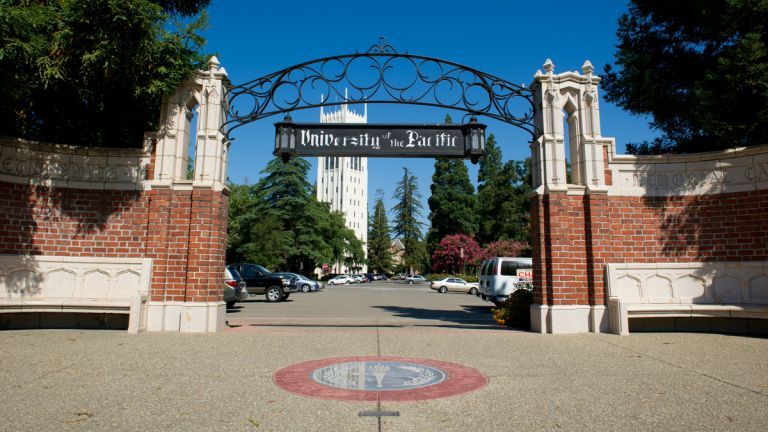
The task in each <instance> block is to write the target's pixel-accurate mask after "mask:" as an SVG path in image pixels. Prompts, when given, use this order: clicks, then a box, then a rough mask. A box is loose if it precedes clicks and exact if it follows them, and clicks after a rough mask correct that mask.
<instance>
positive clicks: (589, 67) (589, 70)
mask: <svg viewBox="0 0 768 432" xmlns="http://www.w3.org/2000/svg"><path fill="white" fill-rule="evenodd" d="M581 71H582V72H584V73H585V74H586V75H592V72H594V71H595V67H594V66H592V62H590V61H589V60H587V61H585V62H584V64H583V65H581Z"/></svg>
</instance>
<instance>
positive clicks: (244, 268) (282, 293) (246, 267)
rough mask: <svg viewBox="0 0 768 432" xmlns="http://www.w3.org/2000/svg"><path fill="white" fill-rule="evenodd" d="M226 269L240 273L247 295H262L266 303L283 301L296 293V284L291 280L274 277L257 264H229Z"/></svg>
mask: <svg viewBox="0 0 768 432" xmlns="http://www.w3.org/2000/svg"><path fill="white" fill-rule="evenodd" d="M228 268H230V269H234V270H236V271H237V272H239V273H240V276H242V278H243V280H244V281H245V289H246V291H248V294H251V295H259V294H264V297H266V298H267V301H268V302H279V301H284V300H286V299H288V296H290V295H291V293H292V292H296V284H294V283H293V280H292V279H291V278H288V277H280V276H278V275H275V274H274V273H272V272H271V271H269V270H267V269H265V268H264V267H262V266H260V265H258V264H246V263H239V264H230V265H229V266H228Z"/></svg>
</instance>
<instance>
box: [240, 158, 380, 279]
mask: <svg viewBox="0 0 768 432" xmlns="http://www.w3.org/2000/svg"><path fill="white" fill-rule="evenodd" d="M308 170H309V163H308V162H307V161H306V160H304V159H301V158H294V159H291V161H290V162H288V163H283V162H282V161H280V160H279V159H273V160H272V161H270V162H269V163H268V164H267V167H266V168H265V169H264V170H263V171H262V174H264V177H262V178H261V180H259V182H258V183H257V184H256V185H253V186H247V185H245V186H237V185H232V186H231V188H232V194H231V196H230V221H229V227H230V228H229V233H228V234H229V242H228V245H227V259H228V260H229V261H250V262H257V263H259V264H262V265H265V266H267V267H270V268H273V269H284V270H292V271H296V272H300V273H305V274H306V273H310V272H312V271H313V270H314V269H315V268H316V267H318V266H319V265H321V264H322V263H324V262H325V263H327V262H336V261H346V262H350V263H362V262H364V257H365V255H364V253H363V247H362V242H361V241H360V240H359V239H358V238H357V237H356V236H355V233H354V231H352V230H351V229H349V228H347V227H346V223H345V219H344V215H342V214H341V213H339V212H331V210H330V207H329V205H328V204H327V203H321V202H319V201H317V199H316V198H315V196H314V194H312V185H311V184H310V183H309V181H307V172H308Z"/></svg>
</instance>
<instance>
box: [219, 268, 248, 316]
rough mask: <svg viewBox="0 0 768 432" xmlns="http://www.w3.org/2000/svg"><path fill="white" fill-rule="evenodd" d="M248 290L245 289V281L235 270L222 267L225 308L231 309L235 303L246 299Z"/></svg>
mask: <svg viewBox="0 0 768 432" xmlns="http://www.w3.org/2000/svg"><path fill="white" fill-rule="evenodd" d="M247 298H248V291H246V290H245V281H244V280H243V279H242V278H241V277H240V273H238V272H237V270H234V269H232V270H230V269H228V268H226V267H224V302H226V304H227V309H232V308H233V307H234V306H235V303H237V302H239V301H243V300H246V299H247Z"/></svg>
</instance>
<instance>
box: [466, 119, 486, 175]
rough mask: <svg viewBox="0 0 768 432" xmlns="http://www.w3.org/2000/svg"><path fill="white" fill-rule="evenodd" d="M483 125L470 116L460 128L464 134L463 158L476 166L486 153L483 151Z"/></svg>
mask: <svg viewBox="0 0 768 432" xmlns="http://www.w3.org/2000/svg"><path fill="white" fill-rule="evenodd" d="M485 127H486V126H485V125H484V124H482V123H478V122H477V117H475V116H472V117H471V118H470V119H469V123H467V124H464V125H462V126H461V129H462V131H463V133H464V156H465V157H467V158H469V159H470V160H471V161H472V163H473V164H476V163H477V161H478V160H480V158H481V157H483V156H485V155H486V154H487V153H488V152H487V151H486V150H485Z"/></svg>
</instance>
